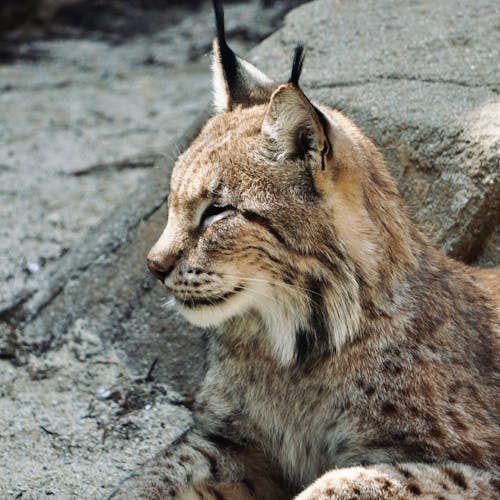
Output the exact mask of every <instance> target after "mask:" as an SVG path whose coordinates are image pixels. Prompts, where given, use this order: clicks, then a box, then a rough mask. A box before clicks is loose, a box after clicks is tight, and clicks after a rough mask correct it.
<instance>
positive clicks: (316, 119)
mask: <svg viewBox="0 0 500 500" xmlns="http://www.w3.org/2000/svg"><path fill="white" fill-rule="evenodd" d="M323 120H325V118H324V117H323V115H322V114H321V113H320V112H319V111H318V110H316V108H315V107H314V106H313V105H312V104H311V102H310V101H309V99H307V97H306V96H305V95H304V94H303V92H302V91H301V90H300V89H299V88H298V87H297V86H296V85H294V84H291V83H287V84H284V85H281V86H280V87H278V88H277V89H276V91H275V92H274V94H273V95H272V96H271V102H270V104H269V108H268V110H267V114H266V117H265V119H264V123H263V125H262V134H263V135H264V137H266V138H267V139H268V140H269V142H270V145H271V147H272V149H273V151H274V153H275V154H276V156H277V157H278V158H279V159H281V160H283V159H286V158H301V159H304V158H306V157H307V156H308V155H314V154H315V153H316V154H317V155H319V154H321V155H322V156H323V155H324V154H325V152H326V153H328V151H327V149H328V148H329V141H328V138H327V135H326V132H325V129H324V124H323V123H322V121H323Z"/></svg>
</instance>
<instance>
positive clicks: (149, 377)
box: [144, 358, 158, 382]
mask: <svg viewBox="0 0 500 500" xmlns="http://www.w3.org/2000/svg"><path fill="white" fill-rule="evenodd" d="M156 363H158V358H155V359H153V362H152V363H151V366H150V367H149V370H148V373H147V375H146V377H145V379H144V382H153V380H154V377H153V370H154V369H155V366H156Z"/></svg>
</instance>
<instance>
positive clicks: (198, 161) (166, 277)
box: [116, 58, 500, 500]
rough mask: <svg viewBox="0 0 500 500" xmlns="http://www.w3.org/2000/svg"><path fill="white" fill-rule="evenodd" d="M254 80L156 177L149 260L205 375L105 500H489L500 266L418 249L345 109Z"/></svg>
mask: <svg viewBox="0 0 500 500" xmlns="http://www.w3.org/2000/svg"><path fill="white" fill-rule="evenodd" d="M215 64H216V65H217V58H216V61H215ZM219 73H220V75H223V71H219ZM219 78H222V76H219ZM267 84H268V83H267V81H266V85H267ZM218 88H219V92H220V91H221V90H220V89H223V88H224V82H222V83H221V84H220V85H219V87H218ZM266 88H267V87H266ZM261 90H262V89H261ZM267 91H268V92H269V95H268V100H269V102H268V103H267V104H260V100H261V99H262V95H263V94H262V92H261V93H260V94H259V93H258V94H259V101H258V102H257V103H255V102H252V100H251V99H250V100H249V102H247V103H238V105H237V106H235V105H234V103H233V104H231V103H230V96H229V95H226V96H225V100H224V99H222V100H221V102H222V103H224V102H226V111H225V112H222V113H221V114H219V115H217V116H215V117H213V118H212V119H210V120H209V122H208V123H207V125H206V126H205V127H204V129H203V130H202V132H201V133H200V135H199V136H198V138H197V139H196V140H195V141H194V142H193V143H192V145H191V146H190V147H189V149H188V150H187V151H186V152H185V153H184V154H182V155H181V156H180V158H179V160H178V162H177V164H176V166H175V168H174V171H173V174H172V179H171V188H170V197H169V219H168V224H167V227H166V228H165V231H164V233H163V234H162V236H161V237H160V239H159V240H158V242H157V243H156V245H155V246H154V247H153V249H152V250H151V253H150V255H149V259H150V263H153V265H154V266H156V267H155V269H157V270H158V269H160V270H162V272H163V274H162V275H161V278H162V280H163V281H164V283H165V285H166V287H167V288H168V290H169V291H170V292H172V293H173V295H174V297H175V298H176V302H177V304H178V306H179V309H180V311H181V312H182V313H183V314H184V315H185V316H186V318H187V319H188V320H190V321H191V322H193V323H195V324H198V325H202V326H210V327H214V330H213V333H212V335H211V340H210V350H209V363H210V368H209V371H208V373H207V376H206V379H205V381H204V383H203V385H202V387H201V389H200V391H199V392H198V394H197V397H196V402H195V425H194V427H193V429H191V430H190V431H188V432H187V433H186V434H185V435H183V436H182V437H181V438H180V439H179V440H177V441H176V442H175V443H173V444H172V445H171V446H170V447H169V448H168V449H167V450H165V451H164V452H163V453H161V454H160V455H159V456H157V457H156V458H154V459H153V460H152V461H151V462H150V463H149V464H148V465H147V466H146V467H145V468H144V470H143V471H141V472H140V473H139V474H138V476H137V477H135V478H131V479H129V480H127V481H126V482H125V483H123V485H122V486H121V489H120V490H119V492H117V493H116V498H151V499H159V498H182V499H199V498H204V499H206V498H216V499H220V498H234V499H246V498H248V499H279V498H291V497H293V496H294V495H298V497H297V498H298V499H300V500H306V499H313V498H314V499H341V498H364V499H375V498H380V499H382V498H397V499H409V498H438V499H452V498H478V499H479V498H480V499H488V498H500V490H499V485H500V482H499V478H500V476H499V472H500V471H499V469H500V463H499V462H500V460H499V449H500V441H499V436H500V428H499V415H500V411H499V402H500V399H499V397H498V394H499V391H498V389H499V380H500V378H499V372H498V367H499V354H498V353H499V349H498V347H499V345H498V344H499V320H498V313H499V307H500V297H499V285H498V284H499V283H500V274H499V273H498V272H497V271H494V270H489V271H486V270H477V269H473V268H470V267H467V266H465V265H463V264H461V263H458V262H455V261H454V260H452V259H450V258H448V257H446V256H445V255H444V254H442V253H441V252H439V251H438V250H436V249H435V248H434V247H433V246H432V245H431V244H430V243H429V242H428V241H427V239H426V238H425V237H424V236H423V235H422V233H421V232H420V231H419V229H418V228H417V227H416V226H415V225H414V224H413V223H412V222H411V220H410V218H409V217H408V215H407V213H406V211H405V209H404V207H403V203H402V200H401V197H400V195H399V193H398V190H397V187H396V185H395V182H394V180H393V179H392V177H391V175H390V173H389V171H388V169H387V167H386V164H385V162H384V160H383V158H382V156H381V154H380V153H379V152H378V150H377V149H376V147H375V146H374V145H373V143H372V142H371V141H370V140H369V139H367V138H366V137H365V136H364V135H363V134H362V132H361V131H360V130H359V129H358V128H357V127H356V126H355V125H354V124H353V123H352V122H351V121H349V119H348V118H346V117H345V116H343V115H342V114H341V113H339V112H338V111H334V110H330V109H327V108H323V107H320V108H318V110H319V111H320V113H322V114H323V116H324V117H326V121H327V126H326V128H325V126H324V124H322V122H321V120H320V119H319V118H318V117H319V116H320V115H319V114H318V113H316V112H315V110H314V108H313V106H312V104H311V103H309V101H308V100H307V98H305V96H304V95H303V94H302V92H301V91H300V89H299V88H298V87H297V86H296V85H293V84H284V85H281V86H278V85H275V86H274V87H273V89H267ZM271 92H273V93H272V95H271ZM304 137H305V138H306V139H307V140H305V141H304ZM301 141H302V142H301ZM304 145H305V146H304ZM326 145H329V146H330V148H327V149H325V147H326ZM301 147H302V148H304V147H305V150H304V149H302V150H300V148H301ZM299 150H300V151H299ZM214 204H215V205H216V206H217V207H221V208H219V209H217V210H215V211H212V212H211V211H210V210H211V209H209V207H211V206H212V205H214ZM207 209H209V211H208V212H206V210H207ZM207 214H208V215H207Z"/></svg>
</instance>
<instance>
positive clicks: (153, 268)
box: [146, 254, 177, 283]
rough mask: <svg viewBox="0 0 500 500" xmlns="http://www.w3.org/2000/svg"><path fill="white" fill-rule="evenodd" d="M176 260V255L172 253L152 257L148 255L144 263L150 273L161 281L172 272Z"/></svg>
mask: <svg viewBox="0 0 500 500" xmlns="http://www.w3.org/2000/svg"><path fill="white" fill-rule="evenodd" d="M176 260H177V256H176V255H173V254H168V255H165V256H162V257H160V258H152V259H150V258H149V257H148V258H147V259H146V265H147V266H148V269H149V271H150V272H151V274H152V275H153V276H154V277H155V278H156V279H158V280H160V281H161V282H162V283H163V282H164V281H165V278H166V277H167V276H168V275H169V274H170V273H171V272H172V269H173V268H174V265H175V261H176Z"/></svg>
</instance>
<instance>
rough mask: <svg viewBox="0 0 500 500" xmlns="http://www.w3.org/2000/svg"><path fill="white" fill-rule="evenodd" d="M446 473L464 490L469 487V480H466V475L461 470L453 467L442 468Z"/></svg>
mask: <svg viewBox="0 0 500 500" xmlns="http://www.w3.org/2000/svg"><path fill="white" fill-rule="evenodd" d="M441 470H442V471H443V472H444V474H446V475H447V476H448V477H449V478H450V479H451V480H452V481H453V482H454V483H455V484H456V485H457V486H459V487H460V488H462V489H463V490H466V489H467V482H466V480H465V476H464V475H463V474H462V472H461V471H454V470H453V469H449V468H448V467H443V468H442V469H441Z"/></svg>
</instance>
